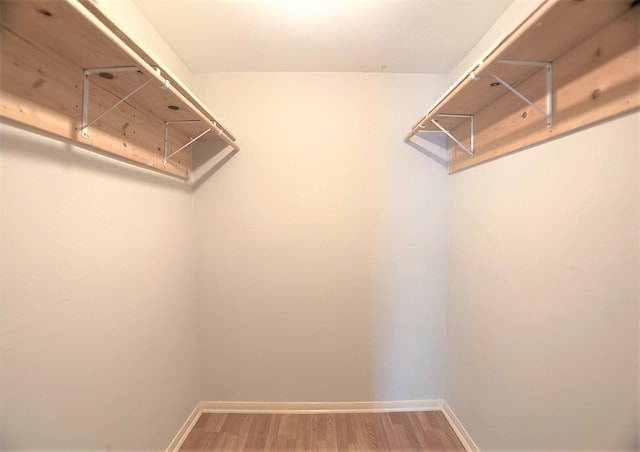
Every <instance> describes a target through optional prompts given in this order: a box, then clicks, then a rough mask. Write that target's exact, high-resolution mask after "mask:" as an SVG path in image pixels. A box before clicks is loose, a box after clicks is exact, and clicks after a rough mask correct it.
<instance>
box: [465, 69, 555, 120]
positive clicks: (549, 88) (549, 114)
mask: <svg viewBox="0 0 640 452" xmlns="http://www.w3.org/2000/svg"><path fill="white" fill-rule="evenodd" d="M498 63H500V64H511V65H519V66H540V67H544V68H545V70H546V82H547V92H546V97H545V98H546V104H547V108H546V111H545V110H542V108H540V107H538V106H537V105H536V104H534V103H533V102H532V101H531V100H529V98H527V97H526V96H525V95H523V94H522V93H521V92H520V91H518V90H517V89H515V88H514V87H513V86H511V85H510V84H508V83H507V82H505V81H504V80H503V79H502V78H500V77H498V76H497V75H496V74H494V73H493V72H490V73H489V75H491V77H493V78H494V79H495V80H497V81H498V82H499V83H500V84H501V85H503V86H504V87H505V88H507V89H508V90H509V91H511V92H512V93H513V94H515V95H516V96H518V97H519V98H520V99H522V100H523V101H525V102H526V103H527V104H529V105H530V106H531V107H532V108H534V109H535V110H536V111H538V112H539V113H540V114H542V115H544V116H545V117H546V118H547V128H551V126H552V125H553V73H552V68H553V64H552V63H549V62H547V61H522V60H498ZM474 76H475V74H473V73H472V77H474ZM476 79H477V77H476V78H474V80H476Z"/></svg>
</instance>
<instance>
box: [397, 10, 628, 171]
mask: <svg viewBox="0 0 640 452" xmlns="http://www.w3.org/2000/svg"><path fill="white" fill-rule="evenodd" d="M636 5H637V2H634V1H632V0H608V1H601V0H582V1H577V0H572V1H567V0H564V1H562V0H555V1H554V0H548V1H546V2H545V3H543V4H542V5H541V6H540V7H539V8H538V9H537V10H536V11H535V12H534V13H533V14H532V15H531V16H530V17H529V18H528V19H527V20H526V21H525V22H523V23H522V24H521V25H520V26H519V27H518V28H516V29H515V30H514V31H513V32H512V33H511V34H509V35H508V36H507V37H505V38H504V39H503V40H501V41H500V42H499V43H498V44H497V45H495V46H494V47H493V48H492V49H491V50H490V51H489V52H487V54H485V56H484V57H483V58H482V59H481V60H480V61H479V62H478V63H477V64H476V65H474V66H473V67H472V68H471V69H470V70H469V71H468V72H467V73H466V74H465V75H464V76H463V77H462V78H461V79H460V80H459V81H458V82H457V83H456V84H454V86H453V87H451V89H449V90H448V91H447V92H446V93H445V95H443V96H442V97H441V98H440V99H439V100H438V101H437V102H436V104H435V105H434V106H433V107H432V108H431V109H430V110H429V112H428V113H427V114H426V115H425V116H424V117H423V118H421V119H420V121H418V122H417V123H416V124H415V125H414V126H413V127H412V128H411V132H410V133H409V134H408V135H407V137H406V138H405V139H406V140H409V139H411V138H412V137H413V136H414V135H415V134H416V133H419V132H421V131H433V132H436V131H439V129H438V128H437V127H436V125H435V124H434V123H433V121H436V122H437V123H438V124H439V125H440V126H442V127H443V128H445V129H446V130H447V131H449V132H450V133H451V135H453V136H454V137H455V138H456V139H457V140H458V141H460V142H461V143H462V144H463V145H464V146H465V147H467V148H471V129H470V126H469V121H468V120H466V119H464V118H459V117H447V116H439V115H443V114H445V115H446V114H463V115H469V116H472V117H473V124H474V133H473V138H474V146H473V147H474V149H473V151H474V152H473V154H474V155H473V156H470V155H469V153H468V152H467V151H465V150H464V149H463V148H462V147H461V146H460V145H459V144H457V143H455V142H454V141H453V140H451V139H449V173H455V172H457V171H460V170H462V169H465V168H469V167H472V166H475V165H477V164H480V163H483V162H486V161H488V160H491V159H494V158H497V157H500V156H502V155H505V154H508V153H511V152H514V151H517V150H519V149H522V148H525V147H528V146H530V145H533V144H536V143H539V142H541V141H544V140H547V139H549V138H552V137H554V136H558V135H561V134H565V133H568V132H570V131H572V130H575V129H578V128H581V127H584V126H587V125H589V124H593V123H595V122H598V121H602V120H604V119H607V118H610V117H613V116H616V115H619V114H622V113H625V112H627V111H630V110H633V109H637V108H638V107H640V50H639V48H640V39H639V30H640V27H639V22H640V20H639V19H640V6H636ZM504 60H510V61H520V62H521V61H533V62H540V63H551V68H552V70H551V74H552V77H551V86H552V88H551V90H550V95H551V99H552V105H553V106H552V108H551V118H552V125H551V127H547V117H546V115H544V114H541V112H539V111H538V110H537V109H536V108H535V107H532V106H530V105H528V104H527V103H526V102H525V101H523V100H522V99H521V98H519V97H518V96H516V95H515V94H513V93H512V92H511V91H509V90H508V89H507V87H505V86H503V84H502V83H498V81H497V79H496V78H494V77H493V76H492V73H493V74H495V75H497V76H498V77H499V78H500V79H502V80H503V81H505V82H506V83H507V84H509V85H510V86H512V87H514V88H515V89H516V90H517V91H518V92H519V93H521V94H522V95H524V96H525V97H526V98H528V99H529V100H531V101H532V103H533V104H534V105H535V106H537V107H538V108H539V109H541V110H545V108H546V98H547V84H546V77H547V70H546V68H545V67H544V66H529V65H519V64H507V63H505V62H504Z"/></svg>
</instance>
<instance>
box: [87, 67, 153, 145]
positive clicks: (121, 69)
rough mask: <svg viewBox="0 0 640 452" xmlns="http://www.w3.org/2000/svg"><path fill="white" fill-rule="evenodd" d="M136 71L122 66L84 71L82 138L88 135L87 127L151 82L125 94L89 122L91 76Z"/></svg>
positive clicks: (135, 68) (148, 81) (133, 68)
mask: <svg viewBox="0 0 640 452" xmlns="http://www.w3.org/2000/svg"><path fill="white" fill-rule="evenodd" d="M138 70H139V69H138V68H137V67H135V66H124V67H104V68H94V69H85V70H84V71H83V77H82V138H87V136H88V135H89V133H88V129H89V126H91V125H93V124H95V123H96V122H97V121H99V120H100V119H102V118H104V117H105V116H106V115H108V114H109V113H111V112H112V111H113V110H114V109H116V108H117V107H118V105H120V104H122V103H123V102H125V101H126V100H127V99H129V98H130V97H131V96H133V95H134V94H136V93H137V92H138V91H140V90H141V89H142V88H144V87H145V86H147V85H148V84H149V83H150V82H151V80H147V81H146V82H144V83H143V84H142V85H140V86H138V87H137V88H136V89H134V90H133V91H131V92H130V93H129V94H127V95H126V96H124V97H122V98H121V99H120V100H119V101H118V102H116V103H115V104H113V105H112V106H111V107H109V108H107V109H106V110H105V111H103V112H102V113H100V114H99V115H98V116H97V117H95V118H94V119H92V120H91V121H89V89H90V86H91V81H90V77H91V75H92V74H98V73H108V74H111V73H113V72H136V71H138Z"/></svg>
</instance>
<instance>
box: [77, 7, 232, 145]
mask: <svg viewBox="0 0 640 452" xmlns="http://www.w3.org/2000/svg"><path fill="white" fill-rule="evenodd" d="M79 2H80V3H81V4H82V5H84V6H85V8H87V9H88V10H89V11H91V12H92V13H93V14H94V16H96V17H97V18H99V19H100V21H101V22H102V23H103V24H105V25H106V26H107V28H109V29H110V30H111V31H112V32H113V33H115V34H116V35H117V36H118V37H119V38H120V39H121V40H122V41H123V42H124V43H125V44H127V46H129V47H130V48H132V49H134V51H135V52H136V53H137V54H138V55H140V56H141V57H142V58H143V59H144V60H145V61H146V62H147V63H148V64H150V65H153V64H154V62H155V61H157V58H155V57H154V56H153V55H151V53H150V52H149V50H147V49H146V48H143V46H142V45H141V44H140V43H138V42H137V41H135V40H134V39H132V38H131V37H130V36H129V35H127V34H126V33H124V32H123V31H122V30H121V29H120V28H119V27H118V26H117V25H116V24H115V23H114V22H113V21H112V20H111V18H110V17H109V16H108V15H107V14H105V12H104V11H103V10H102V9H101V8H100V6H99V0H79ZM163 75H164V77H165V78H166V79H168V80H169V81H170V82H171V84H172V85H173V86H174V87H175V88H176V89H177V90H178V91H180V92H181V93H182V95H184V96H185V97H186V98H187V99H188V100H189V101H190V102H191V103H192V104H193V105H194V106H197V107H198V108H199V109H200V111H202V112H203V113H204V114H205V115H206V116H207V117H208V118H209V119H210V120H211V121H213V122H215V123H216V124H217V125H218V127H220V128H221V129H222V130H223V131H224V132H225V133H226V134H227V135H228V136H229V137H230V138H231V139H232V140H233V141H235V140H236V138H235V137H234V136H233V134H232V133H231V132H230V131H229V130H228V129H227V128H225V127H224V125H222V124H220V122H219V121H217V120H216V119H215V118H214V117H213V116H212V115H211V113H209V111H208V110H207V108H206V107H205V106H204V105H203V103H202V102H201V101H200V99H198V98H197V97H196V95H195V94H193V93H192V92H191V90H189V89H188V88H187V87H186V86H184V85H183V84H181V83H179V81H178V80H177V78H176V77H175V76H174V75H173V74H172V73H171V71H169V70H165V71H164V72H163Z"/></svg>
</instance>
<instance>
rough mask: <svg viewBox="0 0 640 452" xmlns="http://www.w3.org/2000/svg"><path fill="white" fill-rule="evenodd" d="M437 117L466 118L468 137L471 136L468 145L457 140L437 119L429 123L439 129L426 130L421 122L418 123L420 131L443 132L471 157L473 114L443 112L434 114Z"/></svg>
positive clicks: (472, 149) (472, 148) (472, 147)
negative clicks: (467, 121)
mask: <svg viewBox="0 0 640 452" xmlns="http://www.w3.org/2000/svg"><path fill="white" fill-rule="evenodd" d="M436 116H437V117H442V118H466V119H468V120H469V128H470V129H469V130H470V135H469V136H470V137H471V143H470V147H467V146H465V145H464V144H463V143H462V142H461V141H460V140H458V139H457V138H456V137H454V136H453V134H452V133H451V132H450V131H449V130H447V129H445V128H444V127H442V126H441V125H440V124H439V123H438V121H437V120H435V119H432V120H431V123H432V124H433V125H434V126H436V127H437V128H438V129H440V131H438V130H426V129H425V126H423V125H422V124H420V125H419V127H420V129H422V132H433V133H440V132H442V133H444V134H445V135H446V136H447V137H449V138H451V140H452V141H454V142H455V143H456V144H457V145H458V146H460V147H461V148H462V149H464V151H465V152H466V153H467V154H469V155H470V156H471V157H473V151H474V143H473V134H474V128H473V115H454V114H445V113H438V114H436Z"/></svg>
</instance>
